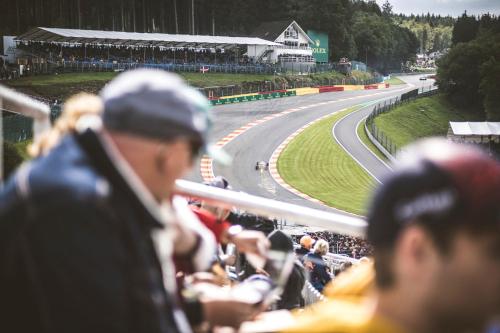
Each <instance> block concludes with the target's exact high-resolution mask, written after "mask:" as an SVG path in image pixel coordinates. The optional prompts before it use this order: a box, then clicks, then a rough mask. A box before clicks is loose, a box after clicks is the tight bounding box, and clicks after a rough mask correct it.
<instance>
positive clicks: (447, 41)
mask: <svg viewBox="0 0 500 333" xmlns="http://www.w3.org/2000/svg"><path fill="white" fill-rule="evenodd" d="M393 17H394V20H395V22H396V23H397V24H398V25H400V26H402V27H405V28H408V29H410V30H411V31H412V32H413V33H414V34H415V35H416V36H417V38H418V41H419V53H428V52H436V51H444V50H446V49H448V48H449V47H451V44H452V40H451V37H452V31H453V26H454V23H455V21H456V19H454V18H452V17H451V16H444V17H443V16H440V15H434V14H432V15H431V14H429V13H427V15H416V16H415V15H410V16H405V15H402V14H399V15H394V16H393Z"/></svg>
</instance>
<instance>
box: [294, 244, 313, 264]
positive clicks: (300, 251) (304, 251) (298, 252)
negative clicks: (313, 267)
mask: <svg viewBox="0 0 500 333" xmlns="http://www.w3.org/2000/svg"><path fill="white" fill-rule="evenodd" d="M309 253H311V250H309V249H307V248H305V247H303V246H302V245H301V246H300V247H299V248H298V249H297V250H295V254H296V255H297V257H298V258H299V260H300V262H304V256H305V255H307V254H309Z"/></svg>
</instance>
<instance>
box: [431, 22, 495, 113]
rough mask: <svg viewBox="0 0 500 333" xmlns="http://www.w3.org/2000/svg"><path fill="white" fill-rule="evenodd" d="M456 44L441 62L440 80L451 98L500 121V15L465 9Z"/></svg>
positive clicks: (456, 25)
mask: <svg viewBox="0 0 500 333" xmlns="http://www.w3.org/2000/svg"><path fill="white" fill-rule="evenodd" d="M452 40H453V43H454V45H453V47H452V48H451V49H450V51H449V52H448V54H447V55H446V56H445V57H443V58H442V59H441V60H440V61H439V63H438V65H439V67H438V84H439V87H440V88H441V89H442V90H443V91H444V92H446V93H447V95H448V96H449V98H450V99H451V101H453V102H455V103H459V104H462V105H463V104H469V105H470V106H472V109H474V110H477V112H478V113H481V114H482V113H483V112H486V118H487V119H488V120H490V121H500V85H499V84H498V80H499V79H500V17H498V16H492V15H489V14H488V15H483V16H482V17H481V18H479V19H478V18H476V17H474V16H468V15H467V14H466V13H464V14H463V15H462V16H461V17H460V18H459V19H458V20H457V22H456V23H455V25H454V27H453V37H452Z"/></svg>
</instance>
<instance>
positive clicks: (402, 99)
mask: <svg viewBox="0 0 500 333" xmlns="http://www.w3.org/2000/svg"><path fill="white" fill-rule="evenodd" d="M438 92H439V90H438V89H436V88H433V87H432V86H429V87H427V90H425V88H424V87H422V88H420V89H414V90H410V91H408V92H406V93H404V94H402V95H401V96H399V97H396V98H395V99H390V100H389V101H384V103H383V104H382V103H379V104H377V105H376V106H375V107H374V108H373V111H372V112H371V113H370V114H369V115H368V117H367V118H366V120H365V132H366V134H367V136H368V138H369V139H370V141H372V143H373V144H374V145H375V146H376V147H377V148H378V149H379V150H380V151H381V152H382V154H384V156H385V157H387V158H388V159H389V160H393V159H394V155H395V154H396V152H397V151H398V150H399V149H400V147H398V146H397V145H396V144H395V143H394V142H393V141H392V140H391V138H389V137H388V136H387V134H385V133H384V132H383V131H381V130H380V129H379V128H378V127H377V125H375V118H376V117H377V116H379V115H380V114H382V113H386V112H389V111H391V110H392V109H394V108H396V107H398V106H400V105H403V104H406V103H409V102H411V101H414V100H415V99H417V98H422V97H428V96H432V95H435V94H437V93H438Z"/></svg>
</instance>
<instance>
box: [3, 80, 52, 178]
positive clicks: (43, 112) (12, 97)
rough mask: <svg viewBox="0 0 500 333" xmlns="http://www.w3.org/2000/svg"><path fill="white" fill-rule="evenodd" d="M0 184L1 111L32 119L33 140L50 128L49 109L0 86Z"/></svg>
mask: <svg viewBox="0 0 500 333" xmlns="http://www.w3.org/2000/svg"><path fill="white" fill-rule="evenodd" d="M0 111H2V112H0V183H1V181H2V180H3V111H8V112H12V113H19V114H22V115H24V116H26V117H30V118H33V120H34V121H33V135H34V137H35V138H37V136H38V135H39V134H40V133H42V132H44V131H45V130H47V129H49V128H50V108H49V106H48V105H47V104H44V103H42V102H39V101H37V100H35V99H33V98H30V97H28V96H26V95H24V94H21V93H18V92H16V91H14V90H12V89H8V88H6V87H4V86H2V85H0Z"/></svg>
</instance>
